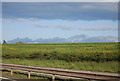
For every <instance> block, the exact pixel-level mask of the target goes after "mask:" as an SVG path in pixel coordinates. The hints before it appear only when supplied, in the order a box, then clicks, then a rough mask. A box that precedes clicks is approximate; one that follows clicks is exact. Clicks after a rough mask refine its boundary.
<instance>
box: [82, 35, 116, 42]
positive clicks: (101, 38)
mask: <svg viewBox="0 0 120 81" xmlns="http://www.w3.org/2000/svg"><path fill="white" fill-rule="evenodd" d="M82 41H83V42H106V41H109V42H110V41H111V42H113V41H114V42H116V41H118V37H114V36H96V37H90V38H87V39H83V40H82Z"/></svg>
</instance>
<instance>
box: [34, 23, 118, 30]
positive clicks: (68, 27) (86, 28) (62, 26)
mask: <svg viewBox="0 0 120 81" xmlns="http://www.w3.org/2000/svg"><path fill="white" fill-rule="evenodd" d="M33 27H36V28H59V29H66V30H72V29H79V30H118V28H117V27H111V26H106V27H81V26H71V25H63V24H58V25H48V24H34V25H33Z"/></svg>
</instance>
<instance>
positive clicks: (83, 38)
mask: <svg viewBox="0 0 120 81" xmlns="http://www.w3.org/2000/svg"><path fill="white" fill-rule="evenodd" d="M117 41H118V37H114V36H97V37H87V36H86V35H75V36H71V37H69V38H60V37H55V38H49V39H43V38H39V39H36V40H32V39H30V38H28V37H25V38H15V39H13V40H9V41H7V43H18V42H23V43H80V42H117Z"/></svg>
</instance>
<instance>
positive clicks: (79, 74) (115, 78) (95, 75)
mask: <svg viewBox="0 0 120 81" xmlns="http://www.w3.org/2000/svg"><path fill="white" fill-rule="evenodd" d="M0 66H1V68H8V69H11V75H13V72H14V70H20V71H27V72H28V78H30V76H31V72H36V73H45V74H50V75H52V81H54V80H55V76H57V75H60V76H67V77H73V78H83V79H89V80H100V81H101V80H102V81H120V76H119V75H120V74H118V73H105V72H92V71H82V70H69V69H56V68H47V67H37V66H26V65H17V64H5V63H0Z"/></svg>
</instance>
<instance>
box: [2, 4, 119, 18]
mask: <svg viewBox="0 0 120 81" xmlns="http://www.w3.org/2000/svg"><path fill="white" fill-rule="evenodd" d="M2 5H3V6H2V8H3V18H39V19H62V20H117V19H118V17H117V13H118V8H117V7H118V4H117V2H116V3H115V2H114V3H113V2H108V3H106V2H74V3H72V2H51V3H49V2H48V3H46V2H34V3H30V2H26V3H25V2H19V3H15V2H3V4H2Z"/></svg>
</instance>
